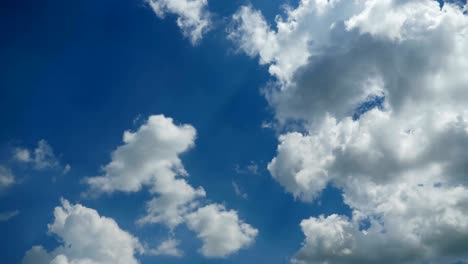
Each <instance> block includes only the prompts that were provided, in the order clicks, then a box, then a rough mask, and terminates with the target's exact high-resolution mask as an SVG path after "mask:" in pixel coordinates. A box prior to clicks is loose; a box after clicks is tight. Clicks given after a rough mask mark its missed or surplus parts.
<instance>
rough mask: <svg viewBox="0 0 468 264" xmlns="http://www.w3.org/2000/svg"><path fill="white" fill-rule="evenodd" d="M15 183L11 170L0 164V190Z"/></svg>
mask: <svg viewBox="0 0 468 264" xmlns="http://www.w3.org/2000/svg"><path fill="white" fill-rule="evenodd" d="M14 183H15V176H14V175H13V174H12V172H11V170H10V169H8V168H6V167H4V166H1V165H0V190H1V189H3V188H6V187H8V186H10V185H12V184H14Z"/></svg>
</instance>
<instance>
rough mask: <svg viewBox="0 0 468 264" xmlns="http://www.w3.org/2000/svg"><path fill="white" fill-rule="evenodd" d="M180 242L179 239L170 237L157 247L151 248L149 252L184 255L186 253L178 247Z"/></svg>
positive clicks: (176, 255)
mask: <svg viewBox="0 0 468 264" xmlns="http://www.w3.org/2000/svg"><path fill="white" fill-rule="evenodd" d="M179 243H180V242H179V241H178V240H175V239H173V238H169V239H168V240H164V241H163V242H162V243H161V244H160V245H159V246H158V247H157V248H156V249H154V250H151V251H150V252H149V254H152V255H156V256H157V255H165V256H173V257H182V256H183V255H184V253H183V252H182V250H180V249H179V248H178V246H179Z"/></svg>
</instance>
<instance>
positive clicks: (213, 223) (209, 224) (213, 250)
mask: <svg viewBox="0 0 468 264" xmlns="http://www.w3.org/2000/svg"><path fill="white" fill-rule="evenodd" d="M187 225H188V227H189V229H191V230H193V231H194V232H196V233H197V236H198V237H199V238H200V239H201V240H202V241H203V246H202V248H201V252H202V254H203V255H204V256H206V257H225V256H227V255H229V254H232V253H234V252H237V251H238V250H239V249H241V248H243V247H247V246H249V245H250V244H252V243H253V241H254V239H255V237H256V236H257V234H258V230H257V229H255V228H253V227H252V226H250V225H249V224H246V223H243V222H242V221H241V220H239V217H238V216H237V212H236V211H233V210H230V211H227V210H226V209H225V208H224V206H222V205H219V204H210V205H207V206H205V207H202V208H199V209H198V210H197V211H195V212H193V213H191V214H189V215H187Z"/></svg>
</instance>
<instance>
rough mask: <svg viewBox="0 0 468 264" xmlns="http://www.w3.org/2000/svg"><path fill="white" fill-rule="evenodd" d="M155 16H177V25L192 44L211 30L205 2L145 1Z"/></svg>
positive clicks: (186, 0) (189, 0) (195, 0)
mask: <svg viewBox="0 0 468 264" xmlns="http://www.w3.org/2000/svg"><path fill="white" fill-rule="evenodd" d="M147 1H148V4H149V5H150V6H151V8H152V9H153V10H154V12H155V13H156V15H157V16H158V17H160V18H164V17H165V16H166V14H174V15H176V16H177V25H178V26H179V28H180V29H181V30H182V33H183V35H184V36H185V37H187V38H189V39H190V41H191V42H192V44H194V45H195V44H197V43H199V42H200V40H201V39H202V38H203V35H204V34H205V33H206V32H207V31H208V30H209V29H210V28H211V20H210V13H209V11H208V1H207V0H147Z"/></svg>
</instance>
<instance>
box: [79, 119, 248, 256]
mask: <svg viewBox="0 0 468 264" xmlns="http://www.w3.org/2000/svg"><path fill="white" fill-rule="evenodd" d="M195 137H196V130H195V128H194V127H192V126H191V125H187V124H181V125H176V124H174V121H173V119H172V118H169V117H165V116H163V115H153V116H150V117H149V118H148V120H147V121H146V123H144V124H143V125H141V127H140V128H139V129H138V130H137V131H135V132H131V131H126V132H125V133H124V136H123V141H124V145H122V146H120V147H118V148H117V149H116V150H115V151H114V152H113V153H112V160H111V162H110V163H108V164H107V165H105V166H104V167H103V172H104V174H103V175H101V176H97V177H91V178H87V179H86V183H87V184H88V185H89V187H90V193H91V194H100V193H113V192H116V191H122V192H138V191H140V190H141V189H142V188H143V187H148V188H149V190H150V192H151V193H152V194H153V195H154V197H153V198H152V199H151V200H150V201H148V202H147V203H146V212H147V213H146V215H145V216H144V217H142V218H140V219H139V220H138V223H139V224H149V223H160V224H165V225H166V226H167V227H168V228H169V229H171V231H172V230H173V229H174V228H176V227H177V226H178V225H180V224H183V223H187V218H186V217H187V215H190V214H192V213H193V212H194V211H196V210H197V209H199V208H200V206H202V204H203V198H204V197H205V196H206V193H205V190H204V189H203V188H202V187H198V188H194V187H192V186H191V185H190V184H189V183H188V182H187V180H186V179H185V178H183V177H187V176H188V173H187V172H186V171H185V169H184V167H183V165H182V162H181V160H180V158H179V155H180V154H182V153H184V152H186V151H188V150H189V149H190V148H192V147H193V146H194V141H195ZM229 214H233V215H235V217H236V219H237V212H235V211H229ZM219 224H220V225H221V226H223V225H229V223H226V224H224V223H219ZM225 227H226V228H229V226H225ZM219 231H220V232H221V230H219ZM222 238H226V239H230V237H222ZM224 243H228V242H227V241H226V242H224ZM175 246H176V245H175V240H174V241H166V242H165V243H163V244H162V245H161V247H162V248H160V250H161V252H160V253H161V254H162V252H163V251H168V252H171V253H176V252H178V251H177V250H176V247H175ZM240 248H241V247H240V246H239V247H237V250H238V249H240ZM234 251H235V250H231V251H229V252H226V253H223V254H221V255H222V256H225V255H227V254H229V253H233V252H234ZM153 253H154V252H153ZM173 255H174V254H173Z"/></svg>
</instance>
